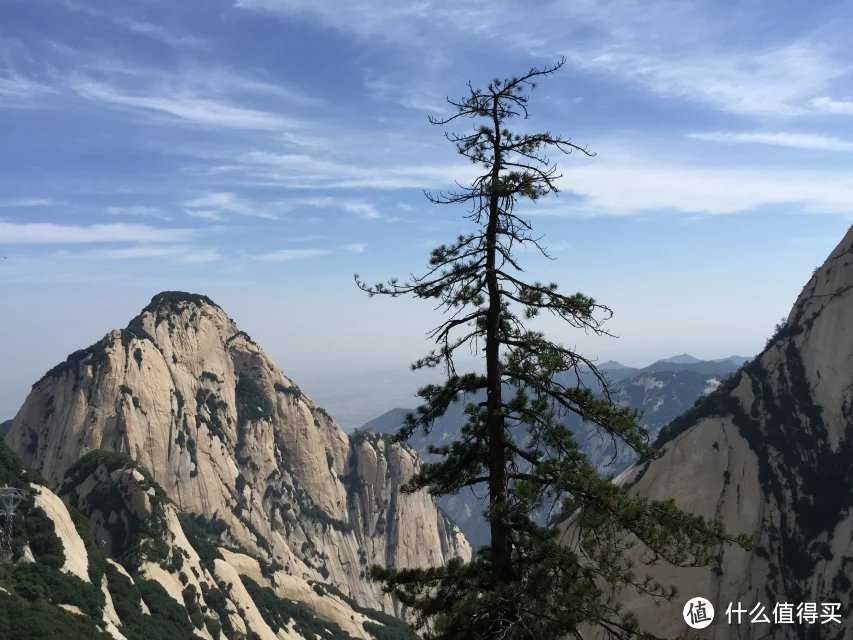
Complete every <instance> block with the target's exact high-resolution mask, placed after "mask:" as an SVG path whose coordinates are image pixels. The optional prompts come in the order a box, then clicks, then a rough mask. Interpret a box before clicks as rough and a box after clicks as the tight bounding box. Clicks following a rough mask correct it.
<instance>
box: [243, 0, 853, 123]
mask: <svg viewBox="0 0 853 640" xmlns="http://www.w3.org/2000/svg"><path fill="white" fill-rule="evenodd" d="M235 6H237V7H238V8H241V9H244V10H253V11H264V12H268V13H272V14H278V15H282V16H294V15H296V16H300V17H302V18H304V19H308V20H311V21H314V22H316V23H318V24H320V25H322V26H324V27H328V28H333V29H337V30H339V31H342V32H345V33H348V34H351V35H352V36H354V37H356V38H359V39H361V40H363V41H365V42H369V43H372V42H382V43H385V44H391V45H392V46H396V47H398V48H399V49H400V51H401V53H402V54H403V58H404V61H405V64H408V65H416V66H418V67H419V68H420V70H421V72H419V73H417V74H412V73H409V74H408V77H409V78H415V79H414V80H409V81H405V80H403V81H401V79H405V77H406V76H405V74H396V75H394V76H393V78H394V81H393V82H391V81H390V80H388V76H387V73H386V75H385V76H377V75H373V74H368V75H367V78H366V84H367V86H368V87H369V88H372V90H374V91H375V92H376V93H377V94H379V95H380V96H386V97H390V96H395V97H396V99H397V100H398V102H400V103H401V104H403V105H405V106H410V107H415V108H420V109H425V110H428V111H431V110H435V109H441V108H442V99H443V97H444V94H443V92H442V91H438V90H435V89H434V88H430V87H429V86H428V85H429V84H431V83H425V81H424V73H423V71H424V69H425V68H432V70H433V71H434V70H435V67H442V68H444V69H445V70H446V69H450V68H452V67H453V66H454V65H455V64H456V63H457V62H458V60H454V59H453V58H452V56H445V57H444V59H442V56H436V55H435V54H434V52H435V51H451V50H453V49H455V48H456V49H458V48H460V47H464V46H466V45H470V43H471V42H472V41H475V42H477V43H478V44H480V45H481V46H485V47H490V46H491V47H495V46H498V45H499V46H500V47H501V49H502V50H507V49H509V50H513V51H515V52H524V53H527V54H528V55H533V56H536V57H537V58H540V59H546V60H551V61H553V59H555V58H556V57H557V56H558V55H565V56H566V57H567V59H568V61H569V64H570V65H572V66H574V67H575V68H578V69H582V70H586V71H592V72H598V73H603V74H606V75H609V76H612V77H615V78H618V79H620V80H621V81H623V82H626V83H630V84H633V85H638V86H641V87H643V88H645V89H646V90H647V91H649V92H650V93H653V94H655V95H657V96H663V97H668V98H678V99H684V100H689V101H692V102H697V103H703V104H706V105H709V106H711V107H713V108H716V109H719V110H721V111H726V112H730V113H737V114H744V115H759V116H760V115H776V116H793V115H799V114H805V113H808V112H809V111H810V102H811V101H812V100H813V99H815V98H819V97H820V96H822V95H825V94H826V93H827V92H828V90H830V89H831V88H833V86H834V85H835V84H836V83H837V82H838V81H839V80H840V79H841V78H842V77H844V76H848V77H849V75H850V72H851V70H852V69H853V65H851V64H850V62H849V59H848V57H847V56H846V51H847V48H846V44H845V40H846V35H845V33H846V32H845V31H844V30H843V29H837V30H836V31H832V30H831V29H825V30H823V31H821V32H815V33H808V32H806V33H803V32H800V33H799V34H798V35H797V36H795V37H793V38H789V39H787V40H785V39H782V38H776V39H775V40H774V39H772V38H770V37H766V38H762V37H757V35H756V34H755V32H754V31H752V32H749V31H748V29H747V32H746V33H744V34H743V35H747V36H748V37H744V38H742V39H738V38H737V37H736V36H737V35H738V34H737V33H734V34H733V27H739V28H740V29H744V28H745V27H747V25H751V24H755V23H760V22H761V21H763V20H766V19H768V18H769V17H777V16H773V15H772V14H771V15H768V14H766V13H762V11H766V7H765V6H763V5H761V3H755V6H751V7H747V8H745V9H744V11H743V14H744V15H743V18H744V19H743V20H742V22H741V23H736V24H734V25H733V23H732V21H731V20H729V19H727V16H726V15H724V13H725V12H722V13H721V12H717V11H714V10H713V8H714V5H713V3H700V2H679V3H673V2H665V1H656V2H641V1H639V0H605V1H598V0H575V1H574V2H553V3H546V4H545V5H542V6H541V7H538V8H537V11H535V12H530V11H527V10H526V8H525V7H524V5H522V4H519V3H517V2H512V1H511V0H494V1H492V2H479V1H475V2H467V3H458V2H454V1H453V0H433V1H431V2H424V3H409V4H402V5H399V6H396V7H395V8H394V9H393V10H388V8H387V6H386V5H385V4H384V3H383V1H382V0H354V1H351V2H350V1H346V2H344V1H343V0H331V1H329V2H323V3H317V2H311V1H310V0H237V2H235ZM751 11H755V12H756V13H755V15H754V16H751V15H750V12H751ZM733 36H735V37H733ZM436 43H441V46H436ZM827 106H828V105H827ZM839 107H840V108H842V109H843V108H845V107H844V106H843V105H839Z"/></svg>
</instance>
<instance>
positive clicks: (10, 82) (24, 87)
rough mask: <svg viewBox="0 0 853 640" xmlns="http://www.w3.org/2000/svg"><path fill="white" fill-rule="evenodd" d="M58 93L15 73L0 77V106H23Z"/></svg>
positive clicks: (10, 72) (51, 88)
mask: <svg viewBox="0 0 853 640" xmlns="http://www.w3.org/2000/svg"><path fill="white" fill-rule="evenodd" d="M52 93H56V89H54V88H53V87H51V86H48V85H46V84H43V83H41V82H39V81H37V80H33V79H32V78H27V77H25V76H22V75H20V74H18V73H16V72H14V71H7V72H6V74H5V75H0V105H3V106H22V105H24V104H28V103H29V102H30V101H31V100H33V99H34V98H40V97H44V96H46V95H49V94H52Z"/></svg>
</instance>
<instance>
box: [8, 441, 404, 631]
mask: <svg viewBox="0 0 853 640" xmlns="http://www.w3.org/2000/svg"><path fill="white" fill-rule="evenodd" d="M7 454H8V455H7ZM9 456H11V454H9V453H8V450H5V446H4V445H3V444H2V443H0V467H2V466H4V464H5V463H7V462H9ZM2 471H3V470H2V469H0V472H2ZM18 484H19V485H20V486H21V487H22V488H23V487H26V490H27V492H28V494H29V495H30V498H29V499H27V500H26V501H24V502H23V503H22V504H21V505H20V508H19V510H18V517H19V518H20V519H21V520H22V521H23V522H24V523H25V524H24V526H23V527H19V528H16V530H15V536H14V540H13V545H12V546H13V549H14V550H15V551H14V553H13V555H12V558H11V562H12V564H11V566H10V568H9V570H4V571H3V572H0V613H3V615H2V616H0V637H3V638H7V637H8V638H36V637H38V638H42V637H43V638H50V639H58V638H63V640H65V639H68V640H82V639H83V638H86V639H87V640H89V639H92V638H99V639H101V640H108V639H109V638H112V639H113V640H142V638H150V639H152V640H166V639H168V640H247V639H251V638H254V639H255V640H257V639H258V638H260V639H261V640H314V639H316V638H318V637H322V638H328V639H329V640H368V639H371V638H377V637H379V638H394V639H395V640H414V639H415V638H416V636H415V635H414V633H413V632H411V631H410V630H409V629H408V628H407V627H406V625H405V623H403V622H402V621H400V620H397V619H394V618H392V617H391V616H389V615H387V614H383V613H381V612H378V611H375V610H371V609H369V608H366V607H362V606H360V605H358V604H357V603H356V602H355V601H354V600H352V599H350V598H347V597H346V596H344V595H343V594H342V593H340V592H339V591H337V590H336V589H335V588H334V587H331V586H328V585H322V584H320V583H311V582H307V581H305V580H303V579H301V578H299V577H296V576H293V575H291V574H288V573H287V572H285V571H284V570H283V569H281V568H276V567H274V566H272V565H270V564H269V563H266V562H264V561H262V560H259V559H258V558H255V557H252V556H251V555H249V554H248V552H247V551H245V550H238V549H235V548H231V549H229V548H227V547H228V546H230V545H229V542H228V541H227V540H222V539H221V535H220V534H221V533H222V530H221V527H217V526H215V525H211V523H210V522H209V521H206V520H205V519H203V518H198V517H194V516H191V515H189V514H186V513H179V512H178V511H177V509H176V507H175V505H174V504H173V503H172V502H171V501H170V500H169V499H168V498H167V497H166V495H165V492H164V491H163V490H162V488H161V487H159V485H157V484H156V483H155V482H154V481H153V480H152V479H151V477H150V475H148V474H147V473H146V472H145V471H144V470H141V469H140V468H139V467H138V466H137V465H135V463H133V461H131V460H130V458H128V457H127V456H125V455H122V454H108V453H105V452H102V451H95V452H92V453H91V454H89V455H87V456H84V458H82V459H81V460H80V461H79V462H78V463H76V464H75V465H74V466H73V467H72V468H71V469H70V470H69V473H68V474H67V476H66V479H65V481H64V482H63V483H62V485H61V489H60V495H57V494H55V493H53V492H52V491H50V490H49V489H48V488H46V487H44V486H41V485H38V484H34V483H31V484H29V485H25V484H24V482H23V481H21V482H19V483H18ZM140 496H145V499H144V500H143V499H141V498H140ZM90 523H91V524H92V525H94V526H93V527H90V526H89V525H90ZM185 527H186V529H185ZM28 543H29V544H28ZM217 543H219V544H223V545H225V546H222V547H219V546H217ZM30 545H31V546H32V551H30V550H29V546H30ZM33 552H34V553H33ZM68 614H71V615H72V616H74V617H73V618H69V617H68Z"/></svg>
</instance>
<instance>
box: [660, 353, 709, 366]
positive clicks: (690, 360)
mask: <svg viewBox="0 0 853 640" xmlns="http://www.w3.org/2000/svg"><path fill="white" fill-rule="evenodd" d="M661 362H671V363H672V364H696V363H697V362H702V361H701V360H700V359H699V358H694V357H693V356H691V355H690V354H688V353H682V354H681V355H678V356H672V357H671V358H665V359H663V360H661Z"/></svg>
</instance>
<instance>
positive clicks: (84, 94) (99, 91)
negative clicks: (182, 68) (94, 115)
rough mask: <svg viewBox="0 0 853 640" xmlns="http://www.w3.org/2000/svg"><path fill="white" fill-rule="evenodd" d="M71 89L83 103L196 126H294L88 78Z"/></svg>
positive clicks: (210, 102)
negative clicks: (128, 89) (144, 113)
mask: <svg viewBox="0 0 853 640" xmlns="http://www.w3.org/2000/svg"><path fill="white" fill-rule="evenodd" d="M70 86H71V88H72V89H73V90H74V92H75V93H76V94H77V95H79V96H80V97H81V98H83V99H85V100H90V101H93V102H98V103H101V104H106V105H111V106H114V107H125V108H131V109H137V110H140V111H143V112H148V113H151V114H157V115H160V116H167V117H171V118H176V119H178V120H181V121H184V122H189V123H192V124H196V125H199V126H206V127H217V128H228V129H248V130H258V131H274V130H279V129H288V128H292V127H295V126H297V123H296V122H295V121H294V120H291V119H289V118H287V117H286V116H283V115H281V114H278V113H272V112H268V111H262V110H258V109H253V108H249V107H241V106H237V105H234V104H231V103H229V102H227V101H222V100H214V99H210V98H205V97H199V96H196V95H180V94H178V95H165V94H157V93H142V92H139V93H135V92H130V91H127V90H124V89H121V88H119V87H115V86H112V85H109V84H106V83H102V82H96V81H93V80H89V79H77V80H75V81H74V82H72V83H71V85H70Z"/></svg>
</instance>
